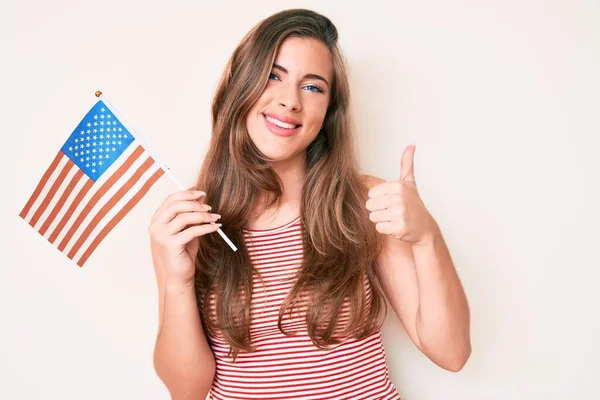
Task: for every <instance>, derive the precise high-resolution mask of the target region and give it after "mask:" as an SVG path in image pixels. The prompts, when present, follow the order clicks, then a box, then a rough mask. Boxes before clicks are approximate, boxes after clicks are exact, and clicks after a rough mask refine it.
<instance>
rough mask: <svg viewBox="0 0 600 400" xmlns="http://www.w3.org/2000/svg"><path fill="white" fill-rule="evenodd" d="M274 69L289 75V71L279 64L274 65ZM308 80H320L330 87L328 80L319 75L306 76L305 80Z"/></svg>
mask: <svg viewBox="0 0 600 400" xmlns="http://www.w3.org/2000/svg"><path fill="white" fill-rule="evenodd" d="M273 68H275V69H278V70H280V71H283V72H285V73H286V74H287V73H288V70H287V69H285V68H284V67H282V66H281V65H279V64H273ZM306 78H312V79H318V80H321V81H323V82H325V83H326V84H327V86H329V82H327V79H325V78H323V77H322V76H321V75H317V74H306V75H304V79H306Z"/></svg>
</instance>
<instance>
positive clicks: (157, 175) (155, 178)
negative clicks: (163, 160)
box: [77, 169, 164, 267]
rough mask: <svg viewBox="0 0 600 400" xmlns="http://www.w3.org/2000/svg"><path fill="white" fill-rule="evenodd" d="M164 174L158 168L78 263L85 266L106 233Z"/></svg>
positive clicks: (97, 237) (103, 230)
mask: <svg viewBox="0 0 600 400" xmlns="http://www.w3.org/2000/svg"><path fill="white" fill-rule="evenodd" d="M163 174H164V171H163V170H162V169H158V170H156V172H154V174H152V176H151V177H150V179H149V180H147V181H146V182H145V183H144V186H142V188H141V189H140V190H139V191H138V192H137V193H136V194H135V196H133V198H132V199H131V200H129V201H128V202H127V204H126V205H125V206H124V207H123V208H122V209H121V210H120V211H119V212H118V213H117V215H115V216H114V217H113V218H112V219H111V220H110V222H109V223H108V224H107V225H106V226H105V227H104V229H102V231H101V232H100V233H99V234H98V236H96V238H95V239H94V241H93V242H92V243H91V244H90V246H89V247H88V249H87V250H86V251H85V253H83V255H82V256H81V258H80V259H79V260H77V265H79V266H80V267H83V264H85V262H86V261H87V259H88V258H89V256H90V254H91V253H92V252H93V251H94V250H96V247H98V245H99V244H100V243H101V242H102V240H104V238H105V237H106V235H108V234H109V233H110V231H112V229H113V228H114V227H115V226H116V225H117V224H118V223H119V222H120V221H121V220H122V219H123V217H125V215H126V214H127V213H128V212H129V211H131V209H132V208H133V207H135V205H136V204H137V203H138V202H139V201H140V200H141V199H142V197H144V195H146V193H148V190H150V188H151V187H152V185H154V184H155V183H156V181H158V179H159V178H160V177H161V176H162V175H163Z"/></svg>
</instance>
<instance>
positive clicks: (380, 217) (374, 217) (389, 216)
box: [369, 210, 394, 222]
mask: <svg viewBox="0 0 600 400" xmlns="http://www.w3.org/2000/svg"><path fill="white" fill-rule="evenodd" d="M393 216H394V213H393V212H392V211H391V210H379V211H373V212H372V213H370V214H369V219H370V220H371V221H372V222H389V221H392V220H393Z"/></svg>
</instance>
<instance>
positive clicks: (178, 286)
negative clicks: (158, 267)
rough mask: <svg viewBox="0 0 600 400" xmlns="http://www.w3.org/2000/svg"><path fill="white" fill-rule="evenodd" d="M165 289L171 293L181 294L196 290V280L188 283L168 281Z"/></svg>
mask: <svg viewBox="0 0 600 400" xmlns="http://www.w3.org/2000/svg"><path fill="white" fill-rule="evenodd" d="M165 289H166V290H167V291H170V292H180V291H185V290H189V289H195V284H194V279H193V278H192V279H190V280H187V281H177V280H172V281H170V280H168V279H167V281H166V282H165Z"/></svg>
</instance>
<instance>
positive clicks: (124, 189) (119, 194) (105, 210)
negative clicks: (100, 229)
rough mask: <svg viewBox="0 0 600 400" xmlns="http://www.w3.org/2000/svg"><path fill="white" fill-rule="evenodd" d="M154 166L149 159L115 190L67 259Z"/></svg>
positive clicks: (80, 236)
mask: <svg viewBox="0 0 600 400" xmlns="http://www.w3.org/2000/svg"><path fill="white" fill-rule="evenodd" d="M152 164H154V160H153V159H152V158H150V157H148V158H147V159H146V161H144V163H143V164H142V165H141V166H140V167H139V168H138V169H137V170H136V171H135V173H134V174H133V175H132V176H131V178H129V179H128V180H127V182H125V184H124V185H123V186H121V187H120V188H119V190H117V193H115V194H114V195H113V196H112V197H111V198H110V200H109V201H108V202H107V203H106V204H104V206H103V207H102V208H101V209H100V211H98V213H96V214H95V215H94V217H93V218H92V220H91V221H90V222H89V223H88V224H87V225H86V227H85V230H84V231H83V233H82V234H81V235H79V239H78V240H77V242H75V245H74V246H73V247H72V248H71V250H70V251H69V253H68V255H67V257H69V258H70V259H73V257H74V256H75V254H77V251H79V249H80V248H81V246H82V245H83V243H84V242H85V240H86V239H87V238H88V237H89V236H90V234H91V233H92V231H93V230H94V228H95V227H96V226H97V225H98V223H99V222H100V221H101V220H102V218H104V216H105V215H106V214H107V213H108V212H109V211H110V210H111V209H112V208H113V207H114V206H115V205H116V204H117V203H118V202H119V201H120V200H121V199H122V198H123V196H124V195H125V194H126V193H127V192H128V191H129V189H131V188H132V187H133V185H135V183H136V182H137V181H138V180H139V179H140V177H141V176H142V175H143V174H144V172H146V171H147V170H148V168H150V166H152Z"/></svg>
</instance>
